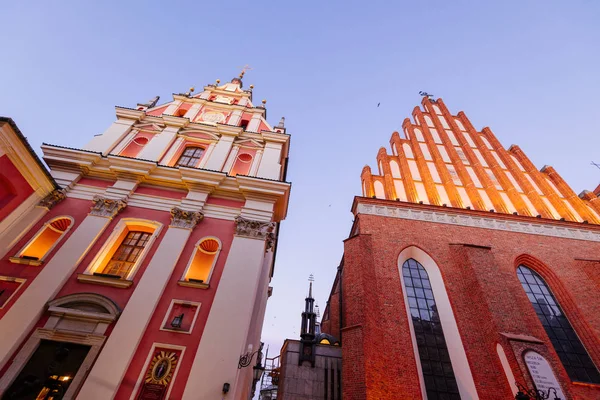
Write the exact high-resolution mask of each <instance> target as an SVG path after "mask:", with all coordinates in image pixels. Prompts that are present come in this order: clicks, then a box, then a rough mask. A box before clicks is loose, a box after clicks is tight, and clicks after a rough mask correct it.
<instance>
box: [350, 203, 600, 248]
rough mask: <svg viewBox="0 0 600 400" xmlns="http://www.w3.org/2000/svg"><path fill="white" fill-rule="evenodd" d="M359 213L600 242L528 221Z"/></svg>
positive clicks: (368, 207)
mask: <svg viewBox="0 0 600 400" xmlns="http://www.w3.org/2000/svg"><path fill="white" fill-rule="evenodd" d="M356 213H357V214H368V215H377V216H381V217H390V218H400V219H408V220H414V221H426V222H434V223H439V224H448V225H457V226H466V227H472V228H483V229H493V230H499V231H508V232H517V233H526V234H530V235H542V236H552V237H559V238H565V239H576V240H587V241H592V242H600V232H596V231H591V230H587V229H580V228H572V227H566V226H556V225H550V224H536V223H532V222H526V221H511V220H504V219H500V218H490V217H483V216H472V215H465V214H454V213H451V212H441V211H433V210H429V209H428V210H420V209H411V208H398V207H392V206H383V205H375V204H363V203H358V205H357V208H356Z"/></svg>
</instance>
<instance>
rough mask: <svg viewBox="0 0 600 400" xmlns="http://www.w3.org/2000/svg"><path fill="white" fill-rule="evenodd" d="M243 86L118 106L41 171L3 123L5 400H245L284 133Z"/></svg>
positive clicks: (270, 262) (0, 358)
mask: <svg viewBox="0 0 600 400" xmlns="http://www.w3.org/2000/svg"><path fill="white" fill-rule="evenodd" d="M242 77H243V73H242V75H241V76H240V77H239V78H234V79H232V80H231V82H227V83H225V84H221V83H220V82H219V81H218V80H217V83H215V84H211V85H207V86H205V87H204V88H203V90H202V91H201V92H199V93H197V94H195V93H194V92H193V89H190V92H188V93H182V94H174V95H173V99H172V101H169V102H167V103H164V104H157V102H158V98H155V99H153V100H152V101H150V102H148V103H146V104H138V106H137V107H136V108H125V107H116V121H115V122H114V123H113V124H112V125H111V126H110V127H109V128H108V129H107V130H106V131H105V132H104V133H103V134H101V135H96V136H94V137H93V138H91V140H90V141H89V143H88V144H87V145H85V146H84V147H83V148H82V149H75V148H70V147H65V146H60V145H56V144H44V145H43V146H42V151H43V158H44V161H45V162H46V164H47V165H48V166H49V171H48V170H47V169H46V168H45V166H44V165H43V164H42V162H41V161H40V160H39V159H38V158H37V156H36V155H35V153H34V152H33V150H32V149H31V147H30V146H29V144H28V143H27V141H26V139H25V138H24V137H23V135H22V133H21V132H20V131H19V129H18V127H17V125H16V124H15V123H14V122H13V121H12V120H10V119H8V118H2V119H0V257H1V258H0V337H1V338H2V340H1V341H0V396H1V397H2V398H4V399H16V398H19V399H25V398H27V399H29V398H31V399H50V398H52V399H75V398H80V399H86V400H90V399H102V400H104V399H111V398H114V399H140V400H142V399H153V400H157V399H217V398H218V399H221V398H231V399H247V398H249V396H250V393H251V391H252V386H253V384H254V383H256V381H255V377H254V376H253V371H252V367H248V366H247V363H246V362H245V361H247V360H249V359H250V360H252V359H254V360H256V359H257V358H259V357H260V356H261V355H260V354H259V351H260V349H261V347H262V346H261V343H260V333H261V328H262V323H263V318H264V313H265V308H266V303H267V299H268V297H269V296H270V294H271V290H272V288H271V287H270V286H269V282H270V280H271V277H272V274H273V267H274V261H275V260H274V255H275V251H276V246H277V236H278V232H279V226H280V222H281V221H282V220H283V219H284V218H285V216H286V213H287V206H288V197H289V193H290V186H291V185H290V183H288V182H286V169H287V160H288V151H289V139H290V136H289V135H288V134H287V133H286V128H285V127H284V121H283V119H282V120H281V121H280V123H279V124H278V125H276V126H273V125H271V124H269V123H268V122H267V119H266V116H267V111H266V108H265V103H266V101H264V100H263V101H262V104H260V105H255V104H254V103H253V100H252V91H253V87H252V86H250V88H249V89H245V88H243V84H242ZM199 377H201V378H199Z"/></svg>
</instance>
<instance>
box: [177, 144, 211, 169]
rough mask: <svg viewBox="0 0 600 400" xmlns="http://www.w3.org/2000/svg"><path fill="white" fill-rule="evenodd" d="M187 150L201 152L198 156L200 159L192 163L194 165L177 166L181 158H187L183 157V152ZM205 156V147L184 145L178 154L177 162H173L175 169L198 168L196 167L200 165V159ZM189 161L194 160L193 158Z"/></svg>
mask: <svg viewBox="0 0 600 400" xmlns="http://www.w3.org/2000/svg"><path fill="white" fill-rule="evenodd" d="M188 149H194V151H196V150H202V154H200V157H199V158H198V159H197V160H196V162H195V163H194V165H181V164H179V162H180V161H181V159H182V158H183V157H189V156H186V155H185V152H186V151H187V150H188ZM205 154H206V147H203V146H200V145H199V144H195V143H194V144H191V145H185V146H184V147H183V150H182V151H181V152H180V153H179V156H178V157H177V161H175V166H176V167H184V168H198V166H199V165H200V162H201V161H202V159H203V158H204V155H205ZM190 158H191V159H194V158H195V157H190Z"/></svg>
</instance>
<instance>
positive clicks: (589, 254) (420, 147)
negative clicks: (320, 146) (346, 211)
mask: <svg viewBox="0 0 600 400" xmlns="http://www.w3.org/2000/svg"><path fill="white" fill-rule="evenodd" d="M412 117H413V118H412V120H410V119H408V118H407V119H406V120H405V121H404V123H403V125H402V128H403V132H402V134H400V133H398V132H394V133H393V135H392V137H391V140H390V145H391V154H390V153H388V152H387V151H386V149H385V148H381V150H380V151H379V153H378V154H377V166H378V168H377V171H376V172H373V171H372V170H371V169H370V168H369V167H368V166H367V167H365V168H364V169H363V171H362V175H361V181H362V192H363V193H362V196H357V197H355V198H354V202H353V204H352V212H353V214H354V217H355V220H354V223H353V226H352V229H351V232H350V235H349V237H348V238H347V239H346V240H345V241H344V255H343V258H342V261H341V263H340V265H339V267H338V269H337V275H336V278H335V281H334V283H333V286H332V290H331V294H330V296H329V300H328V303H327V307H326V309H325V311H324V313H323V319H322V330H323V332H326V333H329V334H331V335H333V336H335V337H336V338H338V339H340V342H341V348H342V397H343V398H344V399H345V400H362V399H428V400H435V399H498V400H500V399H510V398H515V396H525V395H526V394H527V392H529V394H531V395H532V394H533V391H534V390H539V391H540V392H543V393H544V396H548V397H543V398H551V399H555V398H557V399H598V398H600V373H599V372H598V367H599V366H600V312H599V311H600V309H599V305H600V273H599V271H600V256H599V255H600V226H599V225H598V224H599V223H600V200H599V199H598V197H597V195H598V194H600V193H599V192H598V189H596V191H595V193H594V192H590V191H584V192H582V193H581V194H579V195H577V194H576V193H575V192H574V191H573V190H572V189H571V188H570V187H569V185H568V184H567V183H566V182H565V181H564V180H563V179H562V178H561V177H560V175H559V174H558V173H557V172H556V171H555V170H554V169H553V168H552V167H550V166H545V167H543V168H542V169H541V170H538V169H537V168H536V167H535V166H534V165H533V163H532V162H531V161H530V160H529V158H527V156H526V155H525V153H524V152H523V151H522V150H521V149H520V148H519V147H518V146H516V145H513V146H510V147H509V148H508V149H505V148H504V147H503V146H502V145H501V144H500V142H499V141H498V139H497V138H496V137H495V136H494V134H493V133H492V131H491V130H490V129H489V128H483V129H482V130H481V131H478V130H476V129H475V128H474V127H473V125H472V124H471V122H470V121H469V119H468V118H467V116H466V115H465V114H464V113H463V112H459V113H458V114H457V115H453V114H452V113H451V112H450V111H449V110H448V108H447V107H446V105H445V104H444V102H443V101H442V100H441V99H438V100H434V99H431V98H430V97H429V96H425V97H424V98H423V101H422V104H421V107H416V108H415V109H414V110H413V113H412ZM517 398H520V399H522V398H527V397H517ZM532 398H535V397H532Z"/></svg>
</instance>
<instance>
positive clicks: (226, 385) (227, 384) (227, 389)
mask: <svg viewBox="0 0 600 400" xmlns="http://www.w3.org/2000/svg"><path fill="white" fill-rule="evenodd" d="M230 386H231V385H230V384H229V383H227V382H225V383H224V384H223V394H226V393H228V392H229V387H230Z"/></svg>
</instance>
